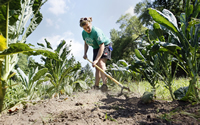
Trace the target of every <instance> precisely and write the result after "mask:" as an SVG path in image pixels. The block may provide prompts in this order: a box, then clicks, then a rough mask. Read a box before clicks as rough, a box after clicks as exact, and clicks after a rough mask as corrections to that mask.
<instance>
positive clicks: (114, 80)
mask: <svg viewBox="0 0 200 125" xmlns="http://www.w3.org/2000/svg"><path fill="white" fill-rule="evenodd" d="M86 59H87V60H88V61H89V62H90V63H92V61H90V60H89V59H88V58H86ZM94 66H95V67H96V68H97V69H99V70H100V71H101V72H102V73H103V74H105V75H106V76H107V77H109V78H110V79H111V80H112V81H113V82H115V83H116V84H118V85H119V86H120V87H123V85H122V84H121V83H119V82H118V81H117V80H116V79H114V78H113V77H111V76H110V75H108V74H107V73H106V72H105V71H103V70H102V69H101V68H100V67H99V66H97V65H94Z"/></svg>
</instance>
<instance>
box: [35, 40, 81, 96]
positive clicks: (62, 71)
mask: <svg viewBox="0 0 200 125" xmlns="http://www.w3.org/2000/svg"><path fill="white" fill-rule="evenodd" d="M45 42H46V47H47V48H49V49H52V47H51V44H50V43H49V42H48V41H47V40H46V39H45ZM38 45H40V46H42V47H44V46H45V45H44V44H40V43H38ZM70 51H71V50H70V45H68V44H67V43H66V41H64V40H62V41H61V42H60V44H59V45H58V46H57V48H56V49H55V52H56V53H58V57H59V58H60V59H61V60H55V59H52V58H48V57H42V58H41V59H42V60H43V61H44V66H45V67H46V68H48V71H49V72H48V74H47V77H48V78H49V79H50V83H51V84H52V86H51V87H50V88H49V89H48V90H47V92H48V93H52V94H55V96H57V97H59V94H60V91H61V90H64V88H66V87H67V89H68V90H66V89H65V90H66V91H68V93H71V92H72V91H71V90H73V89H72V88H71V83H68V82H70V79H71V78H73V73H74V72H77V71H78V70H79V69H80V68H81V65H80V63H79V62H75V59H74V57H73V56H72V57H68V56H69V54H70ZM73 83H74V84H75V83H77V81H73ZM81 83H83V82H80V81H79V84H81Z"/></svg>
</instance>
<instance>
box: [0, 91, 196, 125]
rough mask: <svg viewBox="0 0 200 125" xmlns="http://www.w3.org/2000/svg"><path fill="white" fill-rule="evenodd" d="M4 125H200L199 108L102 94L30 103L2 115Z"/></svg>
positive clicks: (136, 96)
mask: <svg viewBox="0 0 200 125" xmlns="http://www.w3.org/2000/svg"><path fill="white" fill-rule="evenodd" d="M0 124H1V125H117V124H123V125H198V124H199V125H200V104H192V103H188V102H182V101H158V100H154V101H153V102H151V103H148V104H143V103H141V100H140V95H137V94H135V93H132V92H125V91H123V94H119V93H118V92H112V91H109V92H108V93H102V92H101V91H100V90H89V91H87V92H77V93H74V94H73V96H70V97H68V96H61V97H60V98H59V99H55V98H54V99H46V100H42V101H38V102H37V103H34V104H33V103H28V104H26V105H24V106H22V108H20V106H18V107H14V108H12V109H10V111H6V112H3V113H2V114H1V116H0Z"/></svg>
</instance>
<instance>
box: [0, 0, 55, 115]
mask: <svg viewBox="0 0 200 125" xmlns="http://www.w3.org/2000/svg"><path fill="white" fill-rule="evenodd" d="M45 2H46V1H42V0H4V1H3V3H2V4H1V5H0V23H1V24H2V25H1V26H0V32H1V33H2V35H3V36H6V46H5V48H8V47H9V48H8V49H6V50H4V51H3V52H0V58H1V62H0V71H1V72H2V74H1V83H0V112H1V111H2V106H3V100H4V96H5V93H6V89H2V88H5V86H6V85H7V81H8V79H9V78H10V72H11V71H12V69H13V68H14V66H15V64H17V62H18V53H24V54H27V55H40V54H43V55H44V56H49V57H51V58H56V57H57V56H56V54H55V53H54V52H52V51H50V50H45V49H42V48H40V49H34V48H31V46H32V45H28V44H25V42H26V38H27V37H28V36H29V35H30V34H31V33H32V32H33V31H34V30H35V29H36V27H37V26H38V25H39V24H40V22H41V21H42V14H41V13H40V11H39V10H40V8H41V6H42V5H43V4H44V3H45ZM27 25H28V27H27V28H25V26H27ZM1 40H2V39H1ZM4 59H5V60H4ZM3 62H5V63H4V65H3V64H2V63H3Z"/></svg>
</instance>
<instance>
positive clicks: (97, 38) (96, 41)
mask: <svg viewBox="0 0 200 125" xmlns="http://www.w3.org/2000/svg"><path fill="white" fill-rule="evenodd" d="M82 37H83V40H84V41H85V42H86V43H87V44H88V45H89V46H92V47H93V48H94V49H98V48H99V45H100V44H102V43H104V44H105V45H108V44H109V43H110V40H109V39H108V38H107V37H106V36H105V35H104V34H103V32H102V30H100V29H99V28H97V27H94V26H92V31H91V32H90V33H87V32H86V31H85V30H83V32H82Z"/></svg>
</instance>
